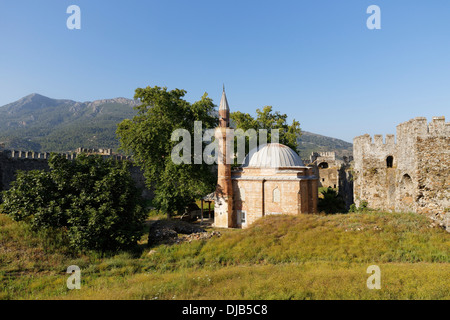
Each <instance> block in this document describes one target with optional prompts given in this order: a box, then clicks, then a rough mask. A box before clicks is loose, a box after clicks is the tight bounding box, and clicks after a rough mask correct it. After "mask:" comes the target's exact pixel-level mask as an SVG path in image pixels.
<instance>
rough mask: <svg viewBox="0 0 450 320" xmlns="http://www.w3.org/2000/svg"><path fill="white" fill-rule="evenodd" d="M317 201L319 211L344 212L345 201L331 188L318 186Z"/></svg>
mask: <svg viewBox="0 0 450 320" xmlns="http://www.w3.org/2000/svg"><path fill="white" fill-rule="evenodd" d="M319 193H320V194H321V196H320V197H319V202H318V204H317V206H318V209H319V211H320V212H325V213H343V212H345V201H344V199H342V197H341V195H339V194H338V192H337V191H336V190H335V189H333V188H319Z"/></svg>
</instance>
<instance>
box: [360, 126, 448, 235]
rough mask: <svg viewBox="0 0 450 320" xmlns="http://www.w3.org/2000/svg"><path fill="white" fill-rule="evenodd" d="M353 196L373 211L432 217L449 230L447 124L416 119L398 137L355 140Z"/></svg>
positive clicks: (398, 132) (362, 137)
mask: <svg viewBox="0 0 450 320" xmlns="http://www.w3.org/2000/svg"><path fill="white" fill-rule="evenodd" d="M353 154H354V168H353V169H354V198H355V204H356V205H357V206H359V205H360V204H361V202H362V201H366V202H367V203H368V206H369V207H370V208H373V209H380V210H387V211H400V212H416V213H422V214H426V215H428V216H431V217H432V218H433V219H435V220H436V221H438V222H439V223H440V224H443V225H447V228H448V230H450V224H449V223H450V169H449V168H450V123H449V122H445V118H444V117H434V118H433V119H432V121H431V122H429V123H428V122H427V119H426V118H423V117H417V118H414V119H411V120H409V121H407V122H404V123H401V124H399V125H398V126H397V136H396V137H395V136H394V135H392V134H391V135H386V139H385V141H383V136H381V135H375V136H374V139H373V140H372V137H371V136H369V135H368V134H366V135H363V136H359V137H356V138H355V139H354V143H353Z"/></svg>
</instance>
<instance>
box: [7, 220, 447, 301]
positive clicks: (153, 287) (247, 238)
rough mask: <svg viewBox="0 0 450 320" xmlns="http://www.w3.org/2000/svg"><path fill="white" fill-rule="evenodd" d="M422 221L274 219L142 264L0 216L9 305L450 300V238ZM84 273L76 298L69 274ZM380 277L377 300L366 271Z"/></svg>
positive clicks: (143, 257) (172, 249)
mask: <svg viewBox="0 0 450 320" xmlns="http://www.w3.org/2000/svg"><path fill="white" fill-rule="evenodd" d="M429 224H430V222H429V220H428V219H427V218H425V217H422V216H418V215H415V214H401V213H394V214H391V213H367V214H345V215H326V216H325V215H300V216H277V217H274V216H272V217H266V218H263V219H261V220H260V221H258V222H257V223H256V224H254V225H253V226H252V227H250V228H249V229H246V230H220V231H221V232H222V233H223V235H222V236H221V237H219V238H212V239H209V240H206V241H193V242H191V243H182V244H177V245H157V246H153V247H152V246H150V247H148V246H147V244H146V238H143V241H142V244H141V245H142V249H143V250H142V252H141V253H139V254H134V255H133V254H132V253H121V254H117V255H114V256H110V257H101V256H99V255H98V254H93V253H92V254H76V255H70V254H69V253H68V252H67V251H66V250H65V249H64V248H65V247H64V245H63V244H58V237H56V238H55V237H49V236H48V235H39V236H35V235H33V234H32V233H31V232H30V230H29V229H28V228H27V226H26V225H24V224H22V223H17V222H13V221H11V220H10V219H9V217H6V216H4V215H0V283H1V289H0V298H3V299H23V298H26V299H30V298H33V299H34V298H38V299H42V298H56V299H450V279H449V277H448V274H450V255H449V253H450V252H449V250H450V234H448V233H447V232H445V231H444V230H441V229H436V228H430V227H429ZM73 264H75V265H78V266H79V267H80V268H81V270H82V278H81V280H82V288H81V290H73V291H70V290H68V289H66V286H65V283H66V279H67V277H68V275H67V274H66V273H65V271H66V268H67V267H68V266H70V265H73ZM373 264H376V265H378V266H379V267H380V269H381V284H382V289H381V290H369V289H367V287H366V281H367V278H368V277H369V274H367V273H366V270H367V267H368V266H370V265H373Z"/></svg>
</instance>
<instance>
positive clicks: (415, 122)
mask: <svg viewBox="0 0 450 320" xmlns="http://www.w3.org/2000/svg"><path fill="white" fill-rule="evenodd" d="M449 134H450V122H445V117H444V116H441V117H433V118H432V120H431V122H428V121H427V118H425V117H417V118H414V119H411V120H409V121H406V122H403V123H400V124H399V125H398V126H397V137H398V138H399V139H400V138H403V137H405V138H406V137H407V136H409V137H418V136H420V137H430V136H448V135H449Z"/></svg>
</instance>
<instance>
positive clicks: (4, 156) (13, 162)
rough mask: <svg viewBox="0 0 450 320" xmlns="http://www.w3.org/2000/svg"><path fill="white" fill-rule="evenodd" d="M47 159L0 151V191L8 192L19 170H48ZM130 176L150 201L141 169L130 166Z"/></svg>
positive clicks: (70, 156)
mask: <svg viewBox="0 0 450 320" xmlns="http://www.w3.org/2000/svg"><path fill="white" fill-rule="evenodd" d="M83 150H84V149H83ZM100 150H101V149H100ZM106 150H108V151H109V153H108V154H105V153H103V156H104V157H105V158H108V157H112V158H114V159H116V160H119V161H125V160H130V158H129V157H125V156H121V155H111V152H110V149H106ZM96 153H97V154H99V153H98V151H96ZM76 156H77V153H67V154H65V157H66V158H67V159H75V158H76ZM49 157H50V153H48V152H44V153H38V152H32V151H16V150H3V151H0V191H2V190H8V189H9V188H10V187H11V183H12V182H13V181H14V180H15V179H16V173H17V171H19V170H23V171H30V170H49V166H48V159H49ZM130 174H131V177H132V178H133V180H134V181H135V183H136V187H137V188H138V189H139V190H141V191H142V196H143V197H144V199H152V198H153V196H154V195H153V192H152V191H151V190H149V189H148V188H147V187H146V185H145V178H144V174H143V172H142V171H141V168H140V167H137V166H130Z"/></svg>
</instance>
